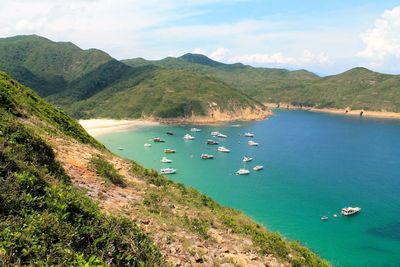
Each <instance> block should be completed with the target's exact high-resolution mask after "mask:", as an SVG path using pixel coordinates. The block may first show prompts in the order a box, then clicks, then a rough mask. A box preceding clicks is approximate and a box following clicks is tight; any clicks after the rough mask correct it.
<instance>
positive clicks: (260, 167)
mask: <svg viewBox="0 0 400 267" xmlns="http://www.w3.org/2000/svg"><path fill="white" fill-rule="evenodd" d="M262 169H264V166H261V165H257V166H255V167H254V168H253V170H255V171H261V170H262Z"/></svg>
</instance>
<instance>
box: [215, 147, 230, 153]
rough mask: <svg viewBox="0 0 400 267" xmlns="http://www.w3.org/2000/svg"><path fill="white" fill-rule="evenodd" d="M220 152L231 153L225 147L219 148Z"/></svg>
mask: <svg viewBox="0 0 400 267" xmlns="http://www.w3.org/2000/svg"><path fill="white" fill-rule="evenodd" d="M218 151H219V152H224V153H229V152H231V151H230V150H229V149H227V148H226V147H223V146H220V147H218Z"/></svg>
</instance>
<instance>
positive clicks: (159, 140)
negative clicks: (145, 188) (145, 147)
mask: <svg viewBox="0 0 400 267" xmlns="http://www.w3.org/2000/svg"><path fill="white" fill-rule="evenodd" d="M153 141H154V142H155V143H164V142H165V140H163V139H161V138H160V137H155V138H153Z"/></svg>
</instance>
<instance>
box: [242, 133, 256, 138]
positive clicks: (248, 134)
mask: <svg viewBox="0 0 400 267" xmlns="http://www.w3.org/2000/svg"><path fill="white" fill-rule="evenodd" d="M244 136H245V137H254V134H252V133H245V134H244Z"/></svg>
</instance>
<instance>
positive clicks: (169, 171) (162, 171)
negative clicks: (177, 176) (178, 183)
mask: <svg viewBox="0 0 400 267" xmlns="http://www.w3.org/2000/svg"><path fill="white" fill-rule="evenodd" d="M160 173H161V174H174V173H176V169H174V168H164V169H161V171H160Z"/></svg>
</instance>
